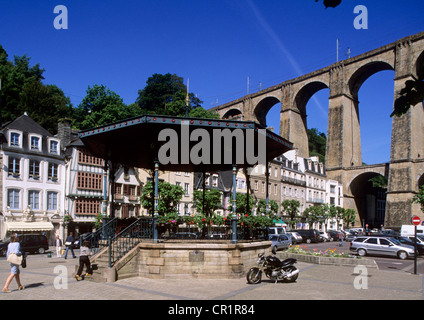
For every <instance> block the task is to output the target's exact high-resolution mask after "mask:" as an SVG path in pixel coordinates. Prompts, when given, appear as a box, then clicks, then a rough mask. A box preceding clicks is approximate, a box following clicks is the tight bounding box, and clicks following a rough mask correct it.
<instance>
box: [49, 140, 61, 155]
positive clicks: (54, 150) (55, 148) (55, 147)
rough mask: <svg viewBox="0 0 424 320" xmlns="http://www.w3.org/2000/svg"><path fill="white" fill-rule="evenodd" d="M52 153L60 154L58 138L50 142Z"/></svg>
mask: <svg viewBox="0 0 424 320" xmlns="http://www.w3.org/2000/svg"><path fill="white" fill-rule="evenodd" d="M49 148H50V149H49V151H50V153H55V154H59V142H58V141H56V140H50V143H49Z"/></svg>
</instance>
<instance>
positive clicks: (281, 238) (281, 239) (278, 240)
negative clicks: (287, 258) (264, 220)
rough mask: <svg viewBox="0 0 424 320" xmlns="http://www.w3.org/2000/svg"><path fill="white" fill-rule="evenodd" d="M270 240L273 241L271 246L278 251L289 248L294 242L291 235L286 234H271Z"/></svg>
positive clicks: (274, 250)
mask: <svg viewBox="0 0 424 320" xmlns="http://www.w3.org/2000/svg"><path fill="white" fill-rule="evenodd" d="M269 240H271V241H272V244H271V248H272V251H273V252H276V251H277V250H279V249H287V248H288V247H289V246H291V244H292V241H291V237H289V236H288V235H285V234H280V235H278V234H273V235H270V236H269Z"/></svg>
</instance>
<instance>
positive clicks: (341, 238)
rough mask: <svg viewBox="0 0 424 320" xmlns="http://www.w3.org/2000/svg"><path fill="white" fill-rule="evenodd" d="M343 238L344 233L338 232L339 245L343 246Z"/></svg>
mask: <svg viewBox="0 0 424 320" xmlns="http://www.w3.org/2000/svg"><path fill="white" fill-rule="evenodd" d="M343 239H344V233H343V232H342V231H340V232H339V240H340V243H339V247H343Z"/></svg>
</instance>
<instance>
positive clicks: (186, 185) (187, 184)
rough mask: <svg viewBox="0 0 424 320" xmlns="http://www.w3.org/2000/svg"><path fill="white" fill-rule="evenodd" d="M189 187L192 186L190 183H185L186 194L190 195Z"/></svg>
mask: <svg viewBox="0 0 424 320" xmlns="http://www.w3.org/2000/svg"><path fill="white" fill-rule="evenodd" d="M189 188H190V184H189V183H184V191H185V196H189Z"/></svg>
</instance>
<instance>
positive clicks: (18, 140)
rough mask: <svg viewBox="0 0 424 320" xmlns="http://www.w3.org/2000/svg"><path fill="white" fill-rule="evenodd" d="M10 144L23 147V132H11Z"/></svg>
mask: <svg viewBox="0 0 424 320" xmlns="http://www.w3.org/2000/svg"><path fill="white" fill-rule="evenodd" d="M9 146H11V147H18V148H21V147H22V134H21V133H20V132H10V140H9Z"/></svg>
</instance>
